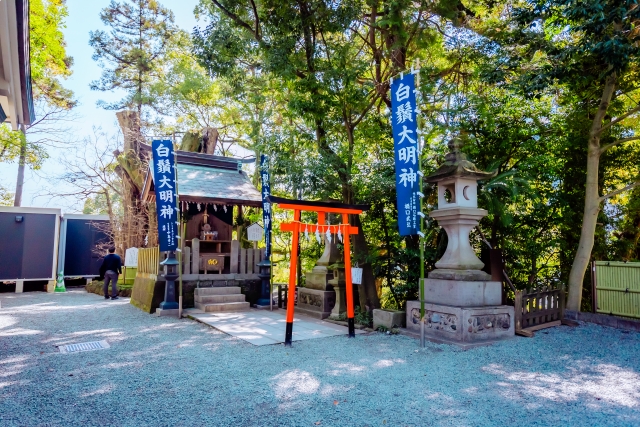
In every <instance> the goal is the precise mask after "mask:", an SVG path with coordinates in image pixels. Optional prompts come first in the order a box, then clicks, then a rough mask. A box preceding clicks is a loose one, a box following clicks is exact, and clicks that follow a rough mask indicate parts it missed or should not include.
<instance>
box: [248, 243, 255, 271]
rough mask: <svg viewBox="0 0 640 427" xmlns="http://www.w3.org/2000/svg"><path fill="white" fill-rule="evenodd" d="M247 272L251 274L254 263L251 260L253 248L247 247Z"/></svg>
mask: <svg viewBox="0 0 640 427" xmlns="http://www.w3.org/2000/svg"><path fill="white" fill-rule="evenodd" d="M246 251H247V274H253V271H254V270H255V265H254V264H255V263H254V262H253V252H254V251H253V249H247V250H246Z"/></svg>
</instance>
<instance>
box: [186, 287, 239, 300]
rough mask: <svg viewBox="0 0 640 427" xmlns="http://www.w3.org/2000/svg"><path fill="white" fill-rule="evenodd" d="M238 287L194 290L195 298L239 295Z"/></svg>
mask: <svg viewBox="0 0 640 427" xmlns="http://www.w3.org/2000/svg"><path fill="white" fill-rule="evenodd" d="M239 293H240V286H221V287H215V288H196V289H195V296H201V297H203V296H207V295H231V294H239Z"/></svg>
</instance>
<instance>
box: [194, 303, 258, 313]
mask: <svg viewBox="0 0 640 427" xmlns="http://www.w3.org/2000/svg"><path fill="white" fill-rule="evenodd" d="M195 306H196V308H197V309H198V310H202V311H205V312H207V313H216V312H223V311H224V312H226V311H244V310H249V308H250V305H249V303H248V302H222V303H217V304H201V303H199V302H197V303H195Z"/></svg>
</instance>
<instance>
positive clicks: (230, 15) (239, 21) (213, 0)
mask: <svg viewBox="0 0 640 427" xmlns="http://www.w3.org/2000/svg"><path fill="white" fill-rule="evenodd" d="M211 3H213V4H215V5H216V6H217V7H218V9H220V10H221V11H222V13H224V14H225V15H227V17H228V18H230V19H231V20H232V21H233V22H235V23H236V24H237V25H239V26H241V27H242V28H244V29H246V30H248V31H249V32H250V33H251V34H253V37H254V38H255V39H256V40H257V41H259V42H261V41H262V37H260V34H258V32H257V31H254V29H253V27H251V25H249V24H247V23H246V22H244V21H243V20H242V19H240V17H239V16H238V15H236V14H235V13H233V12H231V11H230V10H229V9H227V8H225V7H224V6H222V5H221V4H220V2H218V1H217V0H211ZM257 19H258V15H257V14H256V21H257ZM256 28H258V23H257V22H256Z"/></svg>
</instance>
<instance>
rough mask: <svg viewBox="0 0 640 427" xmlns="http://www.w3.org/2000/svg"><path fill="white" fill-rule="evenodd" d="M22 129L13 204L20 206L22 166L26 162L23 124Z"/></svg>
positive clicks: (25, 140) (25, 136)
mask: <svg viewBox="0 0 640 427" xmlns="http://www.w3.org/2000/svg"><path fill="white" fill-rule="evenodd" d="M20 130H21V131H22V137H23V139H22V143H21V144H20V160H19V161H18V180H17V182H16V195H15V199H14V201H13V206H22V189H23V188H24V168H25V164H26V163H27V135H26V130H25V127H24V125H21V126H20Z"/></svg>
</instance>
